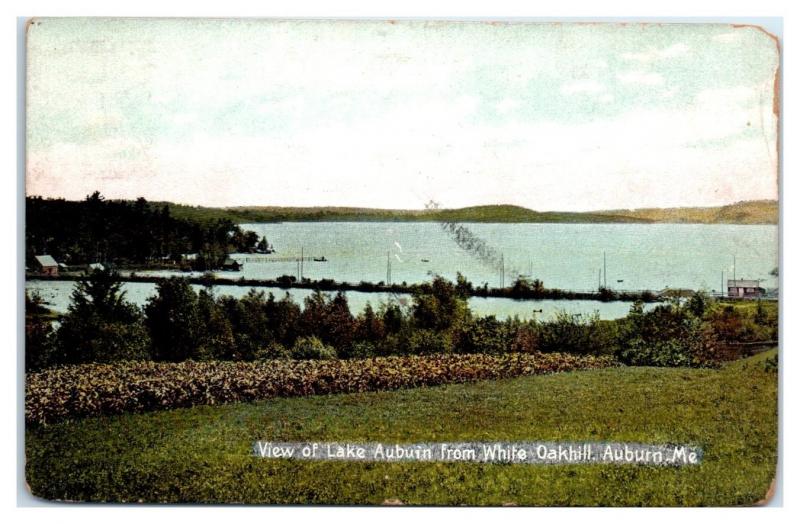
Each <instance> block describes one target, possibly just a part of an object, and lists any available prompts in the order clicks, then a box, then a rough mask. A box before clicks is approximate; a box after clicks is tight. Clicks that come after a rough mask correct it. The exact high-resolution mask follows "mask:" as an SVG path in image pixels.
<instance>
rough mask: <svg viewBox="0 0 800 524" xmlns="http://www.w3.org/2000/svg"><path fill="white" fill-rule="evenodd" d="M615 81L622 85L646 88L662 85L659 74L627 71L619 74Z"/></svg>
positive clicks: (662, 80) (661, 78)
mask: <svg viewBox="0 0 800 524" xmlns="http://www.w3.org/2000/svg"><path fill="white" fill-rule="evenodd" d="M617 80H619V81H620V82H622V83H623V84H639V85H646V86H657V85H661V84H663V83H664V77H663V76H661V75H660V74H659V73H652V72H647V71H628V72H626V73H619V74H618V75H617Z"/></svg>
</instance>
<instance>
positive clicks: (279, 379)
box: [25, 353, 614, 424]
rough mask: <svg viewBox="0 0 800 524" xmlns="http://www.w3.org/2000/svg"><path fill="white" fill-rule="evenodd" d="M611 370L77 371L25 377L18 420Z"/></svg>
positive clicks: (451, 362)
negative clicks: (556, 373)
mask: <svg viewBox="0 0 800 524" xmlns="http://www.w3.org/2000/svg"><path fill="white" fill-rule="evenodd" d="M612 365H614V361H613V359H610V358H608V357H600V358H597V357H590V356H584V357H580V356H576V355H565V354H555V353H549V354H541V353H536V354H506V355H502V356H491V355H436V356H429V357H420V356H406V357H385V358H371V359H365V360H271V361H267V362H219V361H209V362H194V361H186V362H180V363H168V362H163V363H156V362H120V363H116V364H113V365H111V364H82V365H75V366H62V367H57V368H51V369H47V370H45V371H41V372H38V373H31V374H28V375H27V376H26V382H25V418H26V420H27V421H28V422H29V423H34V424H45V423H52V422H57V421H60V420H64V419H68V418H76V417H85V416H97V415H110V414H117V413H124V412H143V411H152V410H160V409H173V408H180V407H190V406H195V405H202V404H221V403H227V402H248V401H254V400H261V399H268V398H272V397H278V396H305V395H316V394H329V393H354V392H364V391H381V390H391V389H398V388H410V387H420V386H435V385H439V384H452V383H458V382H467V381H473V380H486V379H499V378H510V377H516V376H520V375H535V374H544V373H555V372H562V371H573V370H577V369H593V368H603V367H608V366H612Z"/></svg>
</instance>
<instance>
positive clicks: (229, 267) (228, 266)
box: [222, 257, 242, 271]
mask: <svg viewBox="0 0 800 524" xmlns="http://www.w3.org/2000/svg"><path fill="white" fill-rule="evenodd" d="M241 268H242V265H241V264H240V263H239V262H237V261H236V260H234V259H232V258H230V257H228V258H226V259H225V262H223V263H222V269H223V270H224V271H239V270H240V269H241Z"/></svg>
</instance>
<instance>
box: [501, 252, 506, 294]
mask: <svg viewBox="0 0 800 524" xmlns="http://www.w3.org/2000/svg"><path fill="white" fill-rule="evenodd" d="M500 287H501V288H504V287H506V258H505V255H503V254H502V253H500Z"/></svg>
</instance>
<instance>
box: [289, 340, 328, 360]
mask: <svg viewBox="0 0 800 524" xmlns="http://www.w3.org/2000/svg"><path fill="white" fill-rule="evenodd" d="M292 358H296V359H300V360H327V359H333V358H336V350H335V349H334V348H333V347H331V346H328V345H326V344H324V343H323V342H322V341H321V340H320V339H318V338H317V337H300V338H298V339H297V341H296V342H295V343H294V346H293V347H292Z"/></svg>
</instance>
